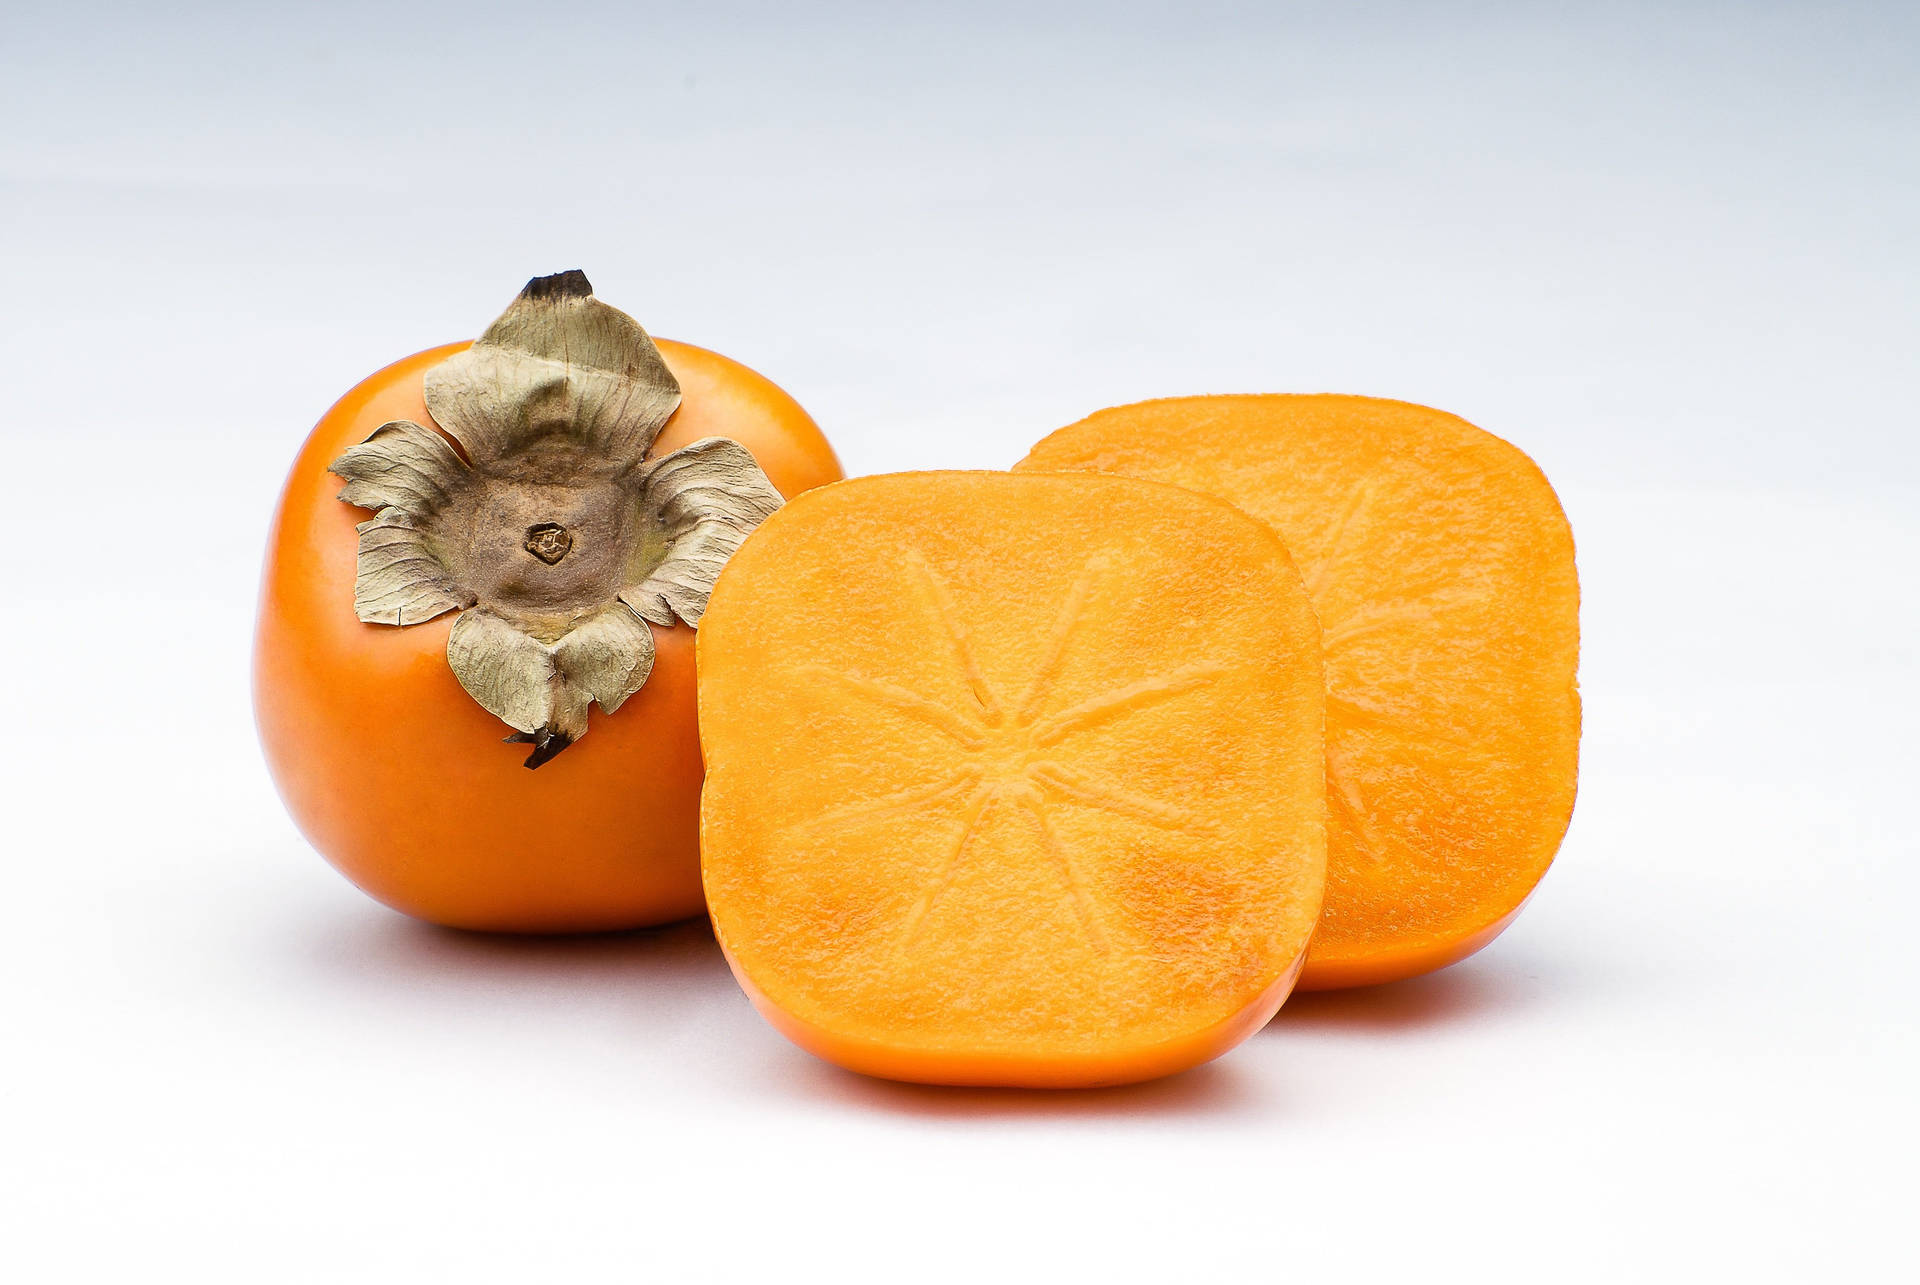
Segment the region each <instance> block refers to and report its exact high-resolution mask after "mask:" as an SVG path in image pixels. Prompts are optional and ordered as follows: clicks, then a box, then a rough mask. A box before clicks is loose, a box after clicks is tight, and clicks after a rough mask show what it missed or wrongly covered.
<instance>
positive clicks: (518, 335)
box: [253, 272, 841, 932]
mask: <svg viewBox="0 0 1920 1285" xmlns="http://www.w3.org/2000/svg"><path fill="white" fill-rule="evenodd" d="M840 476H841V471H840V466H839V463H838V461H837V460H836V459H835V458H834V454H833V450H832V448H831V447H830V446H829V445H828V443H827V441H826V438H825V437H824V436H822V434H821V432H820V430H819V428H818V427H817V426H816V425H815V424H814V422H813V420H812V419H811V418H809V417H808V415H807V413H806V412H805V411H803V410H802V409H801V408H800V406H799V405H798V404H797V403H796V402H795V401H794V400H793V399H792V398H791V397H789V396H787V394H786V393H784V392H782V391H781V390H780V389H779V388H777V387H776V386H775V385H774V384H772V383H771V382H770V381H768V380H767V379H765V378H763V377H762V376H760V375H758V374H756V373H754V372H753V371H751V370H749V369H747V368H746V367H745V366H742V365H740V364H738V363H737V362H734V361H730V360H729V359H727V358H725V357H722V356H720V355H719V354H717V353H713V352H708V351H706V350H705V349H702V348H695V347H692V346H690V345H687V344H678V343H671V342H668V341H665V340H662V341H659V342H658V343H656V342H655V341H654V340H652V339H651V338H650V337H649V336H648V335H647V333H646V332H645V331H644V330H643V329H641V327H640V326H639V325H638V324H637V323H636V322H635V321H634V320H633V319H632V318H630V317H628V316H627V315H626V314H624V313H622V312H619V311H617V310H616V309H614V308H612V307H609V306H608V305H607V304H605V303H602V302H601V301H599V300H598V299H596V298H594V297H593V293H592V287H591V286H590V285H589V284H588V283H587V279H586V277H585V276H583V275H582V274H580V273H578V272H569V273H563V274H560V275H558V276H552V277H542V278H537V279H535V280H534V281H532V282H530V283H528V285H527V287H526V289H525V290H523V291H522V292H521V293H520V295H519V296H518V297H517V298H516V299H515V300H514V301H513V303H512V305H511V306H510V307H509V308H508V309H507V311H506V312H505V313H503V314H502V315H501V316H500V318H499V319H498V320H497V321H495V322H494V323H493V325H492V326H491V327H489V328H488V330H487V331H486V333H485V334H483V335H482V336H481V337H480V339H478V340H477V341H475V342H473V343H472V344H465V343H458V344H448V345H446V346H444V347H440V348H433V349H429V350H427V351H426V352H422V353H417V354H415V355H414V356H411V357H408V358H405V359H404V360H401V361H398V362H395V363H394V364H393V365H391V366H388V367H387V368H386V369H384V370H381V371H379V372H377V373H375V374H373V375H372V376H370V377H368V378H367V379H366V380H364V381H362V382H361V383H360V384H359V385H358V386H356V387H355V388H354V389H353V390H352V391H350V392H349V393H347V395H346V396H345V397H343V398H341V399H340V401H339V402H338V403H337V404H336V405H335V406H334V407H333V409H332V410H330V411H328V412H327V414H326V415H325V417H323V418H322V419H321V420H320V423H319V424H318V426H316V427H315V428H314V430H313V433H312V435H311V436H310V437H309V438H308V439H307V442H306V445H305V447H304V448H303V449H302V450H301V452H300V455H299V458H298V459H297V460H295V462H294V465H293V471H292V473H291V474H290V475H289V477H288V479H287V484H286V489H285V491H284V492H283V493H282V495H281V498H280V505H279V510H278V512H277V514H276V516H275V519H274V523H273V529H272V533H271V535H270V537H269V541H268V548H267V558H266V569H265V573H264V583H263V584H262V587H261V595H260V615H259V622H258V628H257V632H256V636H255V645H254V673H253V683H254V708H255V714H256V718H257V720H258V723H259V729H260V739H261V742H262V745H263V747H264V749H265V751H266V758H267V764H268V767H269V769H270V770H271V772H272V774H273V777H274V780H275V782H276V783H277V785H278V787H279V790H280V794H281V797H282V799H283V800H284V801H285V802H286V805H287V809H288V811H289V812H290V813H292V815H293V819H294V821H295V823H296V824H298V826H299V827H300V829H301V831H302V832H303V833H304V834H305V835H306V837H307V838H308V840H309V841H310V842H311V843H312V844H313V846H314V847H315V848H317V849H318V850H319V851H320V852H321V854H322V855H324V856H325V857H326V858H327V860H329V861H330V862H332V863H333V865H334V866H335V867H337V868H338V869H339V870H340V871H341V873H343V874H345V875H346V876H347V878H349V879H351V880H352V881H353V882H354V883H355V884H357V885H359V886H360V887H361V888H362V889H364V890H365V891H366V892H368V893H369V894H371V895H372V896H374V897H376V898H378V899H379V900H380V901H383V902H385V903H386V904H387V905H389V906H392V907H393V908H394V909H396V910H400V911H402V912H404V913H406V914H409V915H412V916H415V917H417V918H420V919H424V920H428V921H430V922H433V923H437V924H444V925H448V926H452V927H460V928H474V929H490V930H497V931H510V932H584V931H600V930H608V929H618V928H630V927H639V926H643V925H648V924H658V923H666V922H670V921H672V920H675V919H681V918H686V917H688V916H691V915H695V914H698V913H699V912H700V910H701V907H702V900H701V888H700V857H699V808H700V785H701V776H702V769H701V759H700V745H699V736H698V730H697V723H696V709H695V699H694V646H693V644H694V629H695V627H696V626H697V625H698V624H699V621H700V617H701V614H702V613H703V612H704V611H705V608H706V603H707V595H708V592H709V590H710V589H711V588H712V585H713V580H714V577H715V576H716V575H717V574H718V572H719V569H720V567H721V566H722V565H723V564H724V563H725V561H726V559H727V557H728V555H730V554H731V553H732V551H733V550H734V549H735V548H736V547H738V545H739V544H740V542H741V540H742V539H744V538H745V536H746V535H747V533H748V532H749V531H751V530H752V529H753V527H754V526H756V525H757V524H758V523H759V522H760V520H761V519H762V518H764V517H766V516H767V514H769V513H771V512H773V510H774V509H775V508H777V507H778V506H779V504H780V503H781V501H782V498H783V497H785V496H791V495H795V494H798V493H799V492H801V491H804V490H806V489H808V488H810V487H814V486H818V485H820V484H822V483H825V482H830V481H834V480H836V479H838V478H839V477H840ZM594 704H597V705H598V706H599V711H598V712H597V713H594V714H592V715H591V717H589V707H590V706H591V705H594ZM503 734H504V735H503ZM503 740H505V741H507V742H510V744H505V745H503V744H502V743H501V742H502V741H503ZM529 768H531V769H536V770H532V771H529V770H527V769H529Z"/></svg>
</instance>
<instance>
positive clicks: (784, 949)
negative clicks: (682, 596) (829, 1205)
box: [699, 473, 1325, 1086]
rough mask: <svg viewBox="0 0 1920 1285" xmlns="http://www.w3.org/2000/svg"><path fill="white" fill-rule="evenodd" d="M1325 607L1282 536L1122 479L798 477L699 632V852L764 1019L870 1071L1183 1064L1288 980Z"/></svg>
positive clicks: (1261, 1007) (1315, 870) (1314, 826)
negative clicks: (817, 480)
mask: <svg viewBox="0 0 1920 1285" xmlns="http://www.w3.org/2000/svg"><path fill="white" fill-rule="evenodd" d="M1319 650H1320V648H1319V632H1318V627H1317V625H1316V623H1315V621H1314V618H1313V612H1312V609H1311V607H1310V606H1309V605H1308V601H1307V596H1306V591H1305V589H1304V587H1303V586H1302V584H1301V582H1300V577H1299V575H1298V574H1297V573H1296V572H1295V571H1294V569H1293V566H1292V564H1291V562H1290V561H1289V559H1288V557H1287V553H1286V549H1285V547H1284V546H1283V545H1282V544H1281V542H1280V541H1279V540H1278V539H1276V538H1275V537H1274V536H1273V534H1272V533H1271V532H1270V531H1269V530H1267V529H1266V528H1265V527H1263V526H1261V525H1260V524H1259V523H1257V522H1254V521H1252V520H1250V519H1249V518H1247V517H1246V516H1245V515H1243V514H1241V513H1240V512H1238V511H1237V510H1235V509H1234V508H1232V507H1231V506H1229V505H1227V504H1224V503H1222V502H1221V501H1219V500H1216V499H1213V498H1211V497H1207V496H1202V495H1198V494H1194V493H1192V492H1189V491H1183V490H1179V489H1177V488H1173V487H1166V486H1157V485H1153V484H1151V483H1146V482H1138V481H1132V480H1129V479H1124V478H1105V477H1094V476H1083V477H1020V476H1015V475H1013V474H1005V473H916V474H899V475H893V476H882V477H870V478H862V479H859V480H856V481H851V482H844V483H838V484H835V485H833V486H829V487H824V488H822V489H820V490H818V491H815V492H811V493H809V494H807V495H805V496H802V497H799V498H798V499H797V500H795V501H793V502H791V503H789V504H788V505H787V506H786V507H785V508H783V509H781V510H780V511H779V512H778V513H776V514H775V515H774V516H773V517H772V518H771V519H769V520H768V521H767V522H766V523H765V524H764V525H763V526H762V527H761V528H760V530H758V531H757V532H756V533H755V534H754V535H753V536H752V537H751V538H750V539H749V540H748V541H747V542H746V543H745V544H744V545H742V546H741V549H740V551H739V552H738V553H737V554H735V555H734V558H733V559H732V561H731V562H729V563H728V565H727V568H726V570H725V571H724V572H722V573H721V576H720V580H719V583H718V584H717V585H716V586H715V589H714V593H713V598H712V601H711V602H710V604H709V605H708V608H707V613H706V616H705V618H704V620H703V621H702V623H701V626H700V637H699V683H700V729H701V743H702V746H703V748H704V750H705V754H706V763H707V781H706V788H705V792H704V794H703V797H702V804H701V854H702V870H703V875H704V879H705V883H706V891H707V902H708V906H709V909H710V910H711V912H712V915H713V922H714V926H715V929H716V932H717V934H718V936H719V940H720V943H721V945H722V947H723V948H724V949H725V951H726V955H727V958H728V960H729V961H730V962H731V964H732V966H733V969H734V972H735V974H736V975H737V976H738V978H739V979H740V982H741V984H742V985H743V986H744V987H745V988H746V990H747V992H748V994H749V995H750V996H752V998H753V1000H754V1003H755V1004H756V1005H757V1006H758V1007H759V1009H760V1011H761V1012H762V1013H763V1014H764V1015H765V1016H766V1017H767V1018H768V1019H769V1020H770V1021H771V1022H772V1023H773V1024H774V1025H775V1026H776V1027H778V1028H779V1029H780V1030H781V1031H782V1032H784V1033H785V1034H786V1035H787V1036H789V1037H790V1038H791V1039H793V1040H794V1041H795V1042H796V1043H798V1044H800V1045H801V1046H802V1047H804V1048H806V1049H808V1050H810V1051H812V1052H814V1053H816V1054H818V1055H820V1056H822V1057H824V1058H827V1059H829V1060H831V1061H834V1062H837V1063H839V1064H841V1065H843V1066H846V1067H849V1068H851V1069H853V1070H857V1071H862V1072H866V1073H868V1074H872V1075H878V1076H885V1077H889V1078H894V1079H902V1080H916V1081H923V1082H930V1083H947V1084H1007V1085H1028V1086H1043V1085H1090V1084H1107V1083H1122V1082H1126V1081H1131V1080H1140V1079H1146V1078H1150V1077H1152V1076H1156V1075H1163V1074H1167V1073H1170V1072H1173V1071H1178V1070H1182V1069H1184V1068H1186V1067H1189V1066H1193V1065H1195V1064H1197V1063H1200V1062H1203V1061H1206V1060H1207V1059H1209V1058H1211V1057H1214V1056H1216V1055H1217V1054H1219V1053H1221V1052H1223V1051H1225V1050H1226V1049H1227V1048H1229V1047H1231V1046H1232V1045H1233V1044H1235V1043H1237V1042H1238V1041H1239V1040H1240V1039H1242V1038H1243V1037H1244V1036H1245V1035H1246V1034H1247V1033H1248V1032H1250V1031H1252V1030H1254V1029H1257V1028H1258V1027H1259V1026H1260V1025H1261V1024H1262V1023H1264V1022H1265V1021H1266V1020H1267V1019H1268V1018H1269V1017H1270V1016H1271V1015H1272V1014H1273V1012H1274V1010H1275V1009H1277V1008H1278V1007H1279V1006H1280V1004H1281V1002H1282V1000H1284V999H1285V997H1286V994H1287V992H1288V990H1289V989H1290V988H1291V987H1292V985H1293V980H1294V976H1295V974H1296V971H1297V969H1298V967H1299V965H1300V961H1301V959H1302V958H1303V955H1304V951H1305V948H1306V943H1307V938H1308V935H1309V933H1310V932H1311V931H1312V927H1313V923H1314V920H1315V918H1316V916H1317V915H1318V913H1319V907H1320V898H1321V891H1322V887H1323V880H1324V866H1325V827H1324V819H1323V818H1324V813H1323V808H1324V798H1323V789H1324V781H1323V772H1322V768H1321V761H1322V743H1321V731H1320V728H1321V721H1322V717H1323V711H1322V703H1323V697H1322V681H1321V675H1320V660H1319Z"/></svg>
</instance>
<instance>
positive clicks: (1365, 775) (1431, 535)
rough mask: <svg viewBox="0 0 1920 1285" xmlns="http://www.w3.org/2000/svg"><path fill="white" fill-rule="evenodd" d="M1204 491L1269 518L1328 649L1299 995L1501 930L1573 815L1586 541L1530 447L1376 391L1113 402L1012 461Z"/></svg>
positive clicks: (1445, 955) (1456, 955)
mask: <svg viewBox="0 0 1920 1285" xmlns="http://www.w3.org/2000/svg"><path fill="white" fill-rule="evenodd" d="M1016 468H1017V469H1019V470H1023V471H1036V470H1039V471H1059V470H1096V471H1099V472H1102V473H1114V474H1123V475H1126V476H1131V477H1139V478H1148V479H1153V480H1157V481H1161V482H1170V483H1175V484H1178V485H1181V486H1188V487H1192V488H1193V489H1195V490H1197V491H1204V492H1208V493H1210V494H1213V495H1218V496H1220V497H1222V498H1224V499H1227V500H1230V501H1231V502H1233V503H1234V504H1236V505H1238V506H1239V507H1240V508H1242V509H1244V510H1246V511H1247V512H1248V513H1250V514H1252V515H1253V516H1254V517H1257V518H1259V519H1261V520H1262V521H1264V522H1266V523H1268V524H1269V525H1271V526H1272V527H1273V528H1274V529H1275V530H1276V531H1278V532H1279V533H1280V535H1281V536H1282V537H1283V538H1284V539H1285V541H1286V543H1287V545H1288V546H1289V547H1290V548H1291V549H1292V550H1293V553H1294V555H1295V556H1296V557H1297V558H1298V559H1299V562H1300V565H1301V567H1302V569H1303V571H1304V573H1305V578H1306V584H1307V587H1308V589H1309V590H1310V591H1311V593H1312V595H1313V602H1314V607H1315V609H1316V611H1317V612H1318V614H1319V617H1320V623H1321V627H1322V629H1323V631H1324V636H1325V646H1326V676H1327V728H1326V734H1327V799H1328V804H1329V809H1330V826H1331V829H1330V833H1329V838H1328V870H1327V899H1326V910H1325V912H1324V914H1323V915H1322V918H1321V922H1320V926H1319V928H1318V929H1317V930H1316V932H1315V934H1314V938H1313V947H1312V950H1311V951H1310V952H1309V954H1308V956H1307V965H1306V970H1305V972H1304V973H1303V974H1302V976H1301V979H1300V985H1301V987H1302V988H1303V989H1311V988H1325V987H1338V986H1353V985H1362V984H1366V983H1372V982H1382V981H1391V980H1394V979H1396V978H1402V977H1410V976H1413V975H1415V974H1418V973H1423V972H1428V971H1430V970H1432V969H1436V968H1440V967H1443V966H1445V965H1447V964H1450V963H1452V962H1454V961H1456V960H1459V959H1462V958H1465V957H1466V956H1467V955H1470V954H1472V953H1473V952H1474V951H1476V950H1478V949H1480V948H1481V947H1482V946H1485V945H1486V944H1487V943H1488V942H1490V941H1492V940H1493V939H1494V937H1496V936H1497V935H1499V933H1500V932H1501V930H1502V929H1504V928H1505V927H1506V926H1507V925H1508V924H1509V923H1510V922H1512V919H1513V917H1514V915H1515V914H1517V913H1518V911H1519V909H1520V906H1521V905H1522V903H1523V902H1525V901H1526V899H1527V898H1528V896H1529V895H1530V894H1531V893H1532V891H1533V889H1534V886H1535V885H1536V884H1537V883H1538V882H1539V881H1540V878H1541V876H1542V875H1544V874H1545V873H1546V870H1547V867H1548V865H1549V864H1550V863H1551V862H1552V860H1553V857H1554V853H1555V852H1556V850H1557V849H1558V848H1559V845H1560V841H1561V838H1562V836H1563V835H1564V834H1565V832H1566V828H1567V824H1568V821H1569V819H1570V817H1571V815H1572V811H1573V798H1574V784H1575V776H1576V770H1577V760H1578V753H1579V741H1580V697H1579V691H1578V688H1577V686H1576V681H1575V671H1576V668H1577V664H1578V659H1579V584H1578V581H1577V578H1576V576H1575V572H1574V559H1573V537H1572V535H1571V533H1570V531H1569V530H1568V527H1567V520H1566V515H1565V514H1564V513H1563V512H1562V511H1561V508H1560V503H1559V500H1558V499H1557V498H1556V497H1555V495H1554V493H1553V488H1552V487H1551V486H1549V485H1548V484H1547V480H1546V478H1545V477H1544V476H1543V475H1542V474H1541V472H1540V470H1539V469H1538V468H1537V467H1536V466H1535V465H1534V463H1533V461H1532V460H1530V459H1528V458H1527V456H1526V455H1524V454H1523V453H1522V452H1521V451H1519V450H1518V449H1517V448H1515V447H1514V446H1512V445H1510V444H1508V443H1507V442H1504V441H1502V440H1501V439H1499V438H1497V437H1495V436H1493V435H1492V434H1490V433H1486V432H1483V431H1482V430H1480V429H1478V428H1475V427H1474V426H1473V425H1471V424H1469V423H1467V422H1466V421H1465V420H1462V419H1459V418H1458V417H1456V416H1453V415H1448V414H1446V413H1444V412H1442V411H1437V410H1431V409H1429V408H1427V407H1424V406H1414V405H1410V404H1408V403H1405V402H1394V401H1382V400H1378V399H1374V398H1367V397H1338V396H1245V397H1187V398H1173V399H1168V400H1165V401H1152V402H1142V403H1139V404H1136V405H1132V406H1120V407H1116V408H1114V409H1111V410H1104V411H1101V412H1099V413H1098V414H1095V415H1092V416H1089V417H1088V418H1087V419H1084V420H1081V421H1080V422H1079V423H1077V424H1072V425H1069V426H1068V427H1066V428H1063V429H1061V430H1060V431H1058V432H1056V433H1054V434H1053V435H1052V436H1050V437H1048V438H1047V439H1046V440H1045V441H1043V442H1041V443H1040V444H1039V445H1038V446H1036V447H1035V448H1034V449H1033V451H1032V453H1031V454H1029V455H1028V456H1027V457H1026V459H1025V460H1023V461H1021V462H1020V464H1019V465H1017V466H1016Z"/></svg>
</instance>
